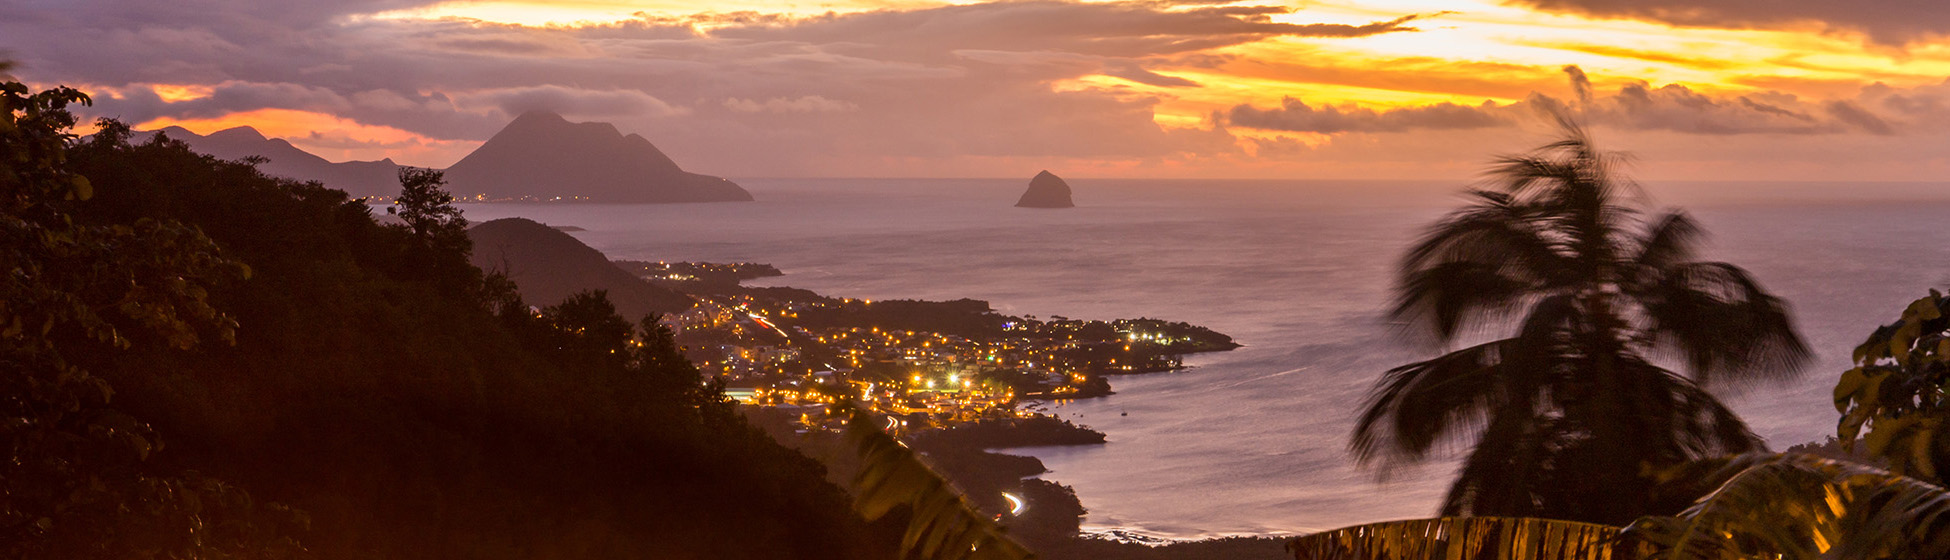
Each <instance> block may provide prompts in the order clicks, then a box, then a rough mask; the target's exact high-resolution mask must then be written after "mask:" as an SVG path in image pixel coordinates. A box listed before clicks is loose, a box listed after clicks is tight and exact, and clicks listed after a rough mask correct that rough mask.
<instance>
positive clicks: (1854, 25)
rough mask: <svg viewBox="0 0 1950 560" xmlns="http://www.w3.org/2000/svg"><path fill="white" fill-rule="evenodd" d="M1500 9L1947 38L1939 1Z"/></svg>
mask: <svg viewBox="0 0 1950 560" xmlns="http://www.w3.org/2000/svg"><path fill="white" fill-rule="evenodd" d="M1505 3H1506V4H1514V5H1520V6H1525V7H1530V8H1536V9H1540V10H1544V11H1550V12H1558V13H1571V14H1578V15H1583V16H1594V17H1604V18H1623V19H1637V20H1646V21H1655V22H1661V23H1667V24H1672V25H1681V26H1689V27H1718V28H1734V29H1785V28H1804V27H1809V26H1814V27H1817V28H1819V29H1824V30H1827V31H1831V32H1840V31H1852V32H1859V33H1862V34H1863V35H1865V36H1866V37H1868V39H1869V40H1870V41H1873V42H1875V43H1879V44H1883V45H1893V46H1903V45H1907V44H1910V43H1914V42H1917V41H1923V40H1927V39H1930V38H1934V37H1942V36H1944V35H1946V34H1950V9H1946V8H1945V5H1944V3H1943V2H1941V1H1940V0H1876V1H1874V2H1844V1H1838V0H1768V1H1764V2H1762V1H1755V0H1506V2H1505Z"/></svg>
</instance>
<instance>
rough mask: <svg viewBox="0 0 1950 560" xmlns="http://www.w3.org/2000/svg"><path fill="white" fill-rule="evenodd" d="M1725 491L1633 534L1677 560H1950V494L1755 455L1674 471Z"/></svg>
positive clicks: (1855, 467)
mask: <svg viewBox="0 0 1950 560" xmlns="http://www.w3.org/2000/svg"><path fill="white" fill-rule="evenodd" d="M1667 476H1669V477H1683V478H1695V477H1698V478H1702V479H1704V480H1709V481H1713V482H1714V483H1715V484H1717V485H1718V488H1717V489H1716V490H1714V491H1713V492H1712V493H1710V494H1707V495H1706V496H1705V497H1703V498H1701V499H1700V500H1699V501H1697V502H1695V503H1694V504H1693V505H1692V506H1691V507H1688V508H1686V510H1685V511H1682V512H1680V513H1679V514H1678V515H1675V516H1671V517H1647V518H1644V519H1640V520H1638V521H1637V522H1635V523H1633V524H1632V526H1631V527H1628V528H1627V529H1626V534H1627V535H1629V536H1632V537H1636V538H1638V539H1641V540H1643V541H1645V542H1646V543H1648V544H1649V545H1651V546H1653V547H1654V548H1655V549H1656V550H1658V551H1659V553H1660V554H1659V556H1658V557H1659V558H1667V559H1672V560H1721V559H1737V558H1787V559H1810V560H1812V559H1814V558H1829V559H1863V560H1868V559H1880V558H1946V557H1950V515H1945V514H1946V513H1950V493H1946V492H1945V491H1944V489H1943V488H1942V487H1940V486H1936V485H1933V484H1930V483H1928V482H1924V481H1921V480H1917V479H1914V478H1909V477H1905V476H1901V475H1896V474H1891V473H1889V472H1886V471H1883V470H1881V469H1877V468H1874V467H1869V466H1864V465H1859V464H1855V463H1849V462H1843V461H1832V460H1828V459H1823V458H1820V457H1814V456H1809V455H1796V454H1782V455H1770V454H1764V453H1762V454H1749V455H1742V456H1738V457H1731V458H1726V459H1720V460H1716V461H1706V462H1702V463H1699V464H1695V465H1691V466H1688V467H1685V468H1681V469H1677V470H1675V471H1673V472H1670V473H1668V475H1667Z"/></svg>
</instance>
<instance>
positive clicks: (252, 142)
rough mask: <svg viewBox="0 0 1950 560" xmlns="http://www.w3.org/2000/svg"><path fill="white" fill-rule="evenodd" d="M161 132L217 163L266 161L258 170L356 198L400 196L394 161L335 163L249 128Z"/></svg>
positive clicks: (168, 128) (174, 128)
mask: <svg viewBox="0 0 1950 560" xmlns="http://www.w3.org/2000/svg"><path fill="white" fill-rule="evenodd" d="M160 132H162V133H163V134H164V135H167V136H168V137H169V138H171V139H174V140H181V141H183V143H185V144H189V145H190V149H192V150H196V151H197V152H201V153H205V154H209V155H212V156H216V157H217V158H218V159H228V160H238V159H244V158H246V157H251V156H260V157H263V158H265V159H266V160H268V161H266V162H264V164H262V165H259V166H257V168H258V169H259V170H261V171H263V172H264V173H265V174H266V175H276V176H279V177H284V178H288V179H297V180H300V181H318V182H321V183H324V184H325V186H327V187H331V188H334V189H339V190H342V191H345V192H346V193H347V194H350V195H352V196H354V197H361V196H393V195H397V194H399V165H398V164H395V163H393V160H391V159H383V160H379V161H348V162H344V163H332V162H330V161H326V159H325V158H322V157H318V156H315V155H312V154H311V153H310V152H306V151H304V150H301V149H298V147H297V146H293V145H291V143H290V142H286V141H284V140H283V139H279V138H265V137H264V135H263V134H261V133H259V132H258V131H257V129H255V128H251V127H248V126H240V127H236V128H227V129H223V130H219V131H216V132H212V133H210V135H209V136H203V135H199V134H197V133H195V132H190V131H189V130H188V129H185V128H183V127H180V126H171V127H166V128H163V129H162V130H161V131H160Z"/></svg>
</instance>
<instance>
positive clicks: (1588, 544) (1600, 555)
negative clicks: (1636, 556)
mask: <svg viewBox="0 0 1950 560" xmlns="http://www.w3.org/2000/svg"><path fill="white" fill-rule="evenodd" d="M1620 542H1621V541H1620V540H1619V529H1618V528H1617V527H1612V526H1609V525H1597V524H1593V523H1580V522H1576V521H1562V520H1557V519H1537V518H1527V517H1443V518H1437V519H1410V520H1404V521H1387V522H1382V523H1370V524H1367V525H1357V526H1354V527H1347V528H1343V529H1335V530H1333V531H1326V532H1322V533H1315V534H1312V535H1307V536H1303V537H1299V538H1296V539H1294V540H1292V541H1291V542H1288V543H1287V550H1288V551H1289V552H1292V553H1293V556H1294V558H1296V559H1297V560H1381V559H1390V560H1392V559H1408V558H1497V559H1499V560H1609V559H1612V558H1623V557H1627V556H1626V555H1621V554H1614V552H1615V551H1626V554H1629V551H1631V550H1634V549H1633V548H1632V547H1629V546H1623V545H1620V544H1619V543H1620Z"/></svg>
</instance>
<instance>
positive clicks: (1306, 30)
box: [712, 1, 1424, 57]
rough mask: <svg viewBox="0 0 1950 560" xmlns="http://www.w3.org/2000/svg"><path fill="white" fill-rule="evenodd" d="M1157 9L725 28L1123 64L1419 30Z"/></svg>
mask: <svg viewBox="0 0 1950 560" xmlns="http://www.w3.org/2000/svg"><path fill="white" fill-rule="evenodd" d="M1163 7H1164V6H1161V5H1160V4H1158V3H1155V2H1108V3H1089V4H1082V3H1073V2H1053V1H1028V2H994V3H986V4H969V5H963V6H946V7H941V8H934V9H926V10H910V11H892V10H887V11H874V12H863V13H853V14H829V15H826V16H822V17H814V18H808V19H801V20H794V21H791V22H790V23H782V22H778V21H767V22H763V23H760V24H754V25H741V26H733V27H729V28H724V29H720V30H717V31H714V32H712V35H714V36H717V37H722V38H732V39H752V40H788V41H804V42H810V43H820V44H832V43H857V44H861V45H870V46H898V47H901V48H905V49H913V50H914V52H916V53H927V52H945V51H948V50H957V49H981V50H1006V51H1058V52H1070V53H1079V54H1090V55H1100V56H1117V57H1142V56H1156V55H1167V54H1177V53H1187V52H1194V51H1200V50H1206V49H1211V48H1215V47H1222V46H1229V45H1237V44H1242V43H1248V42H1253V41H1259V40H1262V39H1267V38H1271V37H1283V36H1294V37H1365V36H1370V35H1379V34H1383V33H1399V32H1409V31H1415V30H1416V29H1415V28H1413V27H1408V26H1406V25H1405V24H1407V23H1408V22H1411V21H1414V20H1416V19H1419V18H1422V17H1424V16H1421V15H1407V16H1402V17H1399V18H1396V19H1393V20H1389V21H1380V22H1374V23H1370V24H1366V25H1344V24H1294V23H1282V22H1276V21H1273V19H1272V16H1273V15H1277V14H1285V13H1289V12H1290V11H1291V10H1289V9H1287V8H1282V7H1277V6H1205V7H1194V8H1189V9H1161V8H1163Z"/></svg>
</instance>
